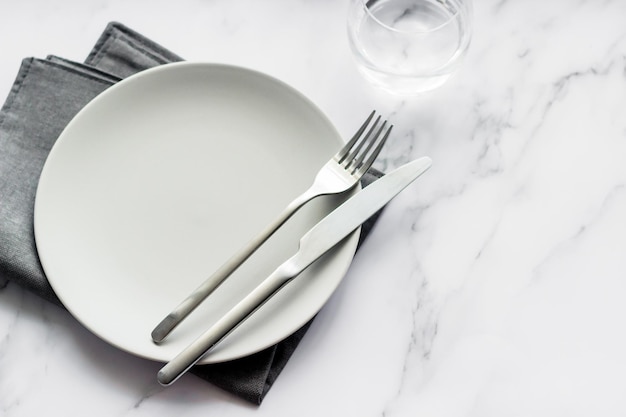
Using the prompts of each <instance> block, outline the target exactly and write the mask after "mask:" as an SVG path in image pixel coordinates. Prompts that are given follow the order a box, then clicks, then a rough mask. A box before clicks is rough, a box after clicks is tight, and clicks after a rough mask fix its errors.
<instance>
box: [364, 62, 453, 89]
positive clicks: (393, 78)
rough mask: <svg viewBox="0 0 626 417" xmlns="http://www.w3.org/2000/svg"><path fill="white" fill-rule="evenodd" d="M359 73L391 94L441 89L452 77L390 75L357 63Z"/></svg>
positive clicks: (447, 75)
mask: <svg viewBox="0 0 626 417" xmlns="http://www.w3.org/2000/svg"><path fill="white" fill-rule="evenodd" d="M357 67H358V69H359V72H360V73H361V74H362V75H363V76H364V77H365V79H367V80H368V81H369V82H371V83H372V84H373V85H374V86H376V87H378V88H380V89H382V90H384V91H386V92H388V93H392V94H397V95H402V96H407V95H420V94H424V93H427V92H429V91H432V90H435V89H437V88H439V87H441V86H442V85H443V84H445V83H446V81H448V79H449V78H450V77H451V76H452V74H453V73H452V72H450V73H446V74H437V75H429V76H405V75H396V74H393V75H390V74H387V73H384V72H380V71H376V70H372V69H370V68H367V67H364V66H362V65H359V64H358V63H357Z"/></svg>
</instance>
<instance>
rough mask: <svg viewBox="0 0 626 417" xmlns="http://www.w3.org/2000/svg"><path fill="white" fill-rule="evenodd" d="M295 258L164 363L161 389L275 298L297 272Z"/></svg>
mask: <svg viewBox="0 0 626 417" xmlns="http://www.w3.org/2000/svg"><path fill="white" fill-rule="evenodd" d="M294 258H295V256H294V257H292V258H290V259H289V260H287V261H286V262H284V263H283V264H281V265H280V266H279V267H278V268H276V270H275V271H274V272H272V274H270V275H269V276H268V277H267V278H266V279H265V280H263V282H261V283H260V284H259V285H258V286H257V287H256V288H255V289H254V290H253V291H252V292H251V293H249V294H248V295H247V296H246V297H245V298H243V299H242V300H241V301H240V302H239V303H237V304H236V305H235V306H234V307H233V308H232V309H230V310H229V311H228V312H227V313H226V314H225V315H224V316H223V317H222V318H220V319H219V320H218V321H217V322H216V323H215V324H214V325H213V326H211V327H210V328H209V329H208V330H207V331H205V332H204V333H203V334H202V335H201V336H200V337H198V338H197V339H196V340H195V341H194V342H192V343H191V344H190V345H189V346H188V347H186V348H185V349H184V350H183V351H182V352H181V353H179V354H178V355H177V356H176V357H175V358H174V359H172V360H171V361H170V362H169V363H167V364H166V365H165V366H164V367H163V368H161V370H160V371H159V373H158V374H157V379H158V381H159V383H160V384H161V385H164V386H167V385H170V384H172V383H173V382H175V381H176V380H177V379H178V378H180V377H181V376H182V375H183V374H184V373H185V372H187V371H188V370H189V369H190V368H191V367H192V366H193V365H195V364H196V363H198V361H199V360H200V359H202V357H203V356H204V355H205V354H206V353H207V352H209V351H210V350H211V349H212V348H213V347H214V346H215V345H217V344H218V343H219V342H220V341H222V339H224V338H225V337H226V336H228V334H230V332H232V331H233V330H235V329H236V328H237V327H238V326H239V325H240V324H241V323H243V322H244V321H245V320H246V319H247V318H248V317H250V316H251V315H252V314H253V313H254V312H255V311H256V310H257V309H258V308H259V307H261V306H262V305H263V304H265V302H267V301H268V300H269V299H270V298H272V296H274V295H275V294H276V293H278V291H280V289H281V288H283V287H284V286H285V284H287V283H288V282H289V281H290V280H291V279H292V278H293V277H295V276H296V275H297V274H298V273H299V272H300V271H299V270H298V267H297V263H295V262H293V260H294Z"/></svg>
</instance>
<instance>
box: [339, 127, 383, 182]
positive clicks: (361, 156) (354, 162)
mask: <svg viewBox="0 0 626 417" xmlns="http://www.w3.org/2000/svg"><path fill="white" fill-rule="evenodd" d="M385 126H387V121H386V120H385V121H384V122H383V124H382V125H381V126H380V128H378V131H377V132H376V134H375V135H374V136H372V137H371V138H368V139H369V140H368V143H367V147H366V148H365V150H364V151H363V152H360V154H359V155H358V158H357V157H355V159H353V160H352V161H351V162H350V164H348V167H351V168H352V171H351V172H350V174H354V173H355V172H356V171H357V170H358V169H359V168H360V166H361V163H362V162H363V160H364V159H365V156H367V154H369V152H370V150H371V149H372V148H373V147H374V145H375V144H376V141H377V140H378V138H379V137H380V134H381V132H382V131H383V130H385Z"/></svg>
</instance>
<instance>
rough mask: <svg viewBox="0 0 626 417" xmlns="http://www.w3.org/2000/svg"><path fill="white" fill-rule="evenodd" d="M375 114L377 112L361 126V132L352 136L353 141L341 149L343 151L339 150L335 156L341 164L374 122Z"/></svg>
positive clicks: (372, 113) (358, 131)
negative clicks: (371, 122) (372, 121)
mask: <svg viewBox="0 0 626 417" xmlns="http://www.w3.org/2000/svg"><path fill="white" fill-rule="evenodd" d="M375 113H376V110H373V111H372V112H371V113H370V115H369V116H368V117H367V119H365V122H364V123H363V124H362V125H361V127H360V128H359V130H357V132H356V133H355V134H354V136H352V139H350V140H349V141H348V142H347V143H346V144H345V145H344V146H343V148H341V150H339V152H337V154H336V155H335V158H337V159H338V160H339V163H341V162H343V160H344V159H345V158H346V155H348V153H349V152H350V149H352V147H353V146H354V144H355V143H356V141H357V140H359V138H360V137H361V135H362V134H363V132H364V131H365V129H366V128H367V125H369V123H370V121H371V120H372V117H374V114H375Z"/></svg>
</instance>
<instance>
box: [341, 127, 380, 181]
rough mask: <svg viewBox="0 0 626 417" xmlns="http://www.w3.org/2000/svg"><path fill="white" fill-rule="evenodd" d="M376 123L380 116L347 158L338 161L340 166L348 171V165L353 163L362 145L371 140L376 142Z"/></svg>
mask: <svg viewBox="0 0 626 417" xmlns="http://www.w3.org/2000/svg"><path fill="white" fill-rule="evenodd" d="M378 123H380V116H378V117H377V118H376V120H375V121H374V123H373V124H372V126H371V127H370V129H369V130H368V131H367V133H366V134H365V135H363V136H362V137H361V138H359V139H361V140H360V141H359V143H357V144H356V146H354V149H352V150H350V153H349V154H348V156H346V157H345V158H344V159H342V160H339V164H342V165H343V167H344V168H345V169H348V168H349V167H350V165H351V164H352V163H353V162H354V159H355V158H356V156H357V155H358V154H359V152H360V151H361V149H362V148H363V145H365V144H366V143H368V142H369V141H370V140H372V138H373V139H374V140H376V136H375V135H374V132H375V131H376V128H377V127H378ZM373 135H374V136H373Z"/></svg>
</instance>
